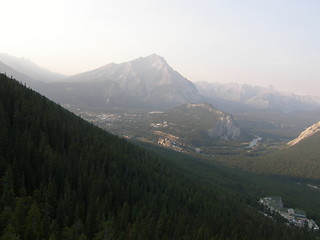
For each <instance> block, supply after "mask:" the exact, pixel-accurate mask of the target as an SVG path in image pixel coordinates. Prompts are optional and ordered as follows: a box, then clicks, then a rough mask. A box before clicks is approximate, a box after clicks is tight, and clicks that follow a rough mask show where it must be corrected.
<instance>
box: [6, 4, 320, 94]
mask: <svg viewBox="0 0 320 240" xmlns="http://www.w3.org/2000/svg"><path fill="white" fill-rule="evenodd" d="M0 6H1V14H0V29H1V30H0V31H1V37H0V53H8V54H9V55H13V56H17V57H25V58H29V59H30V60H31V61H33V62H35V63H37V64H38V65H40V66H42V67H45V68H47V69H49V70H51V71H54V72H58V73H64V74H76V73H80V72H84V71H87V70H91V69H94V68H97V67H100V66H102V65H105V64H107V63H110V62H116V63H120V62H125V61H129V60H132V59H135V58H138V57H140V56H148V55H150V54H153V53H156V54H158V55H161V56H163V57H164V58H165V59H166V60H167V62H168V63H169V64H170V65H171V66H172V67H173V68H174V69H175V70H177V71H178V72H180V73H181V74H182V75H183V76H185V77H186V78H188V79H189V80H191V81H193V82H196V81H208V82H216V81H218V82H238V83H249V84H255V85H261V86H270V85H273V86H274V87H276V88H277V89H279V90H285V91H293V92H295V93H299V94H312V95H320V92H319V91H320V26H319V25H320V1H319V0H114V1H111V0H28V1H26V0H1V4H0ZM318 92H319V93H318Z"/></svg>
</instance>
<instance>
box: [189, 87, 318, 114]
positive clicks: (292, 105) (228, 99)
mask: <svg viewBox="0 0 320 240" xmlns="http://www.w3.org/2000/svg"><path fill="white" fill-rule="evenodd" d="M195 84H196V86H197V88H198V90H199V92H200V93H201V94H202V95H204V96H206V97H208V98H210V99H212V100H213V101H216V102H218V103H219V104H220V105H221V106H220V105H219V108H221V109H225V108H227V107H229V106H228V105H232V104H231V103H234V104H241V105H242V108H245V106H247V107H251V108H255V109H276V110H282V111H299V110H303V111H306V110H313V109H315V108H317V107H319V106H320V97H314V96H299V95H296V94H293V93H284V92H280V91H277V90H275V89H273V88H264V87H260V86H252V85H248V84H238V83H225V84H223V83H207V82H198V83H195Z"/></svg>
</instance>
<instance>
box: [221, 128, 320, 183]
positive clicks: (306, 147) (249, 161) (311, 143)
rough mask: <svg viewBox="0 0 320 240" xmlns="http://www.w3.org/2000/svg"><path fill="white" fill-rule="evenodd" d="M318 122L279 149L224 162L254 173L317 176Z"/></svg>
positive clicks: (319, 168)
mask: <svg viewBox="0 0 320 240" xmlns="http://www.w3.org/2000/svg"><path fill="white" fill-rule="evenodd" d="M319 145H320V131H319V123H316V124H314V125H313V126H311V127H309V128H307V129H306V130H305V131H303V132H302V133H301V134H300V135H299V136H298V137H297V138H296V139H294V140H292V141H290V142H288V144H286V145H285V146H282V148H281V149H278V150H273V151H269V153H267V154H263V155H260V156H257V155H250V154H249V155H243V156H238V157H237V158H230V159H227V160H226V162H227V163H229V164H231V165H233V166H237V167H241V168H244V169H247V170H250V171H253V172H256V173H267V174H276V175H285V176H292V177H301V178H309V179H318V180H319V179H320V158H319V156H320V148H319Z"/></svg>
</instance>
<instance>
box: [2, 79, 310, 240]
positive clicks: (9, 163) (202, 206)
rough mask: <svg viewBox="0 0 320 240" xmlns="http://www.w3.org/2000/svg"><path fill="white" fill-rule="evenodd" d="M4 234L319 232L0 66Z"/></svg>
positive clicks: (6, 239)
mask: <svg viewBox="0 0 320 240" xmlns="http://www.w3.org/2000/svg"><path fill="white" fill-rule="evenodd" d="M0 177H1V182H0V190H1V191H0V196H1V198H0V236H1V237H0V239H1V240H18V239H19V240H22V239H24V240H42V239H45V240H47V239H49V240H55V239H59V240H60V239H61V240H71V239H72V240H78V239H81V240H84V239H94V240H105V239H116V240H117V239H119V240H120V239H314V238H315V234H314V233H312V232H310V231H307V230H301V229H295V228H290V227H287V226H285V225H282V224H277V223H275V222H273V221H272V220H270V219H268V218H266V217H264V216H263V215H262V214H259V213H257V212H256V210H254V209H252V208H249V207H248V206H247V205H246V204H245V203H244V202H243V201H242V200H241V199H236V198H234V197H232V196H231V195H228V194H226V193H223V192H221V191H217V190H215V189H216V188H215V184H214V183H210V184H209V183H208V184H203V183H201V182H200V181H197V180H195V179H193V178H190V177H188V176H187V175H186V174H184V173H183V171H178V170H177V169H174V168H171V167H170V164H167V162H166V160H165V159H163V158H159V157H157V156H153V155H151V154H150V153H148V152H146V151H145V150H142V149H141V148H139V147H137V146H134V145H132V144H130V143H128V142H126V141H125V140H123V139H121V138H118V137H116V136H114V135H111V134H108V133H107V132H105V131H103V130H101V129H99V128H97V127H95V126H93V125H92V124H90V123H88V122H85V121H84V120H82V119H81V118H79V117H77V116H75V115H74V114H71V113H70V112H68V111H67V110H65V109H63V108H62V107H61V106H59V105H57V104H54V103H53V102H51V101H49V100H47V99H46V98H45V97H43V96H41V95H39V94H38V93H36V92H34V91H32V90H30V89H27V88H25V87H24V86H22V85H21V84H19V83H18V82H16V81H15V80H13V79H10V78H8V77H7V76H5V75H0Z"/></svg>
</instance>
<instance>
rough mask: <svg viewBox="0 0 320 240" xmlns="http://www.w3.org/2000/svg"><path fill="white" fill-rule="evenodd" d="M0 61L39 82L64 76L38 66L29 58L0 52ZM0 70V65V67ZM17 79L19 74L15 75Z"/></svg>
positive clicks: (55, 79)
mask: <svg viewBox="0 0 320 240" xmlns="http://www.w3.org/2000/svg"><path fill="white" fill-rule="evenodd" d="M0 61H1V62H3V63H4V64H6V65H7V66H9V67H11V68H12V69H14V70H15V71H17V72H20V73H22V74H24V75H26V76H28V77H29V78H32V79H34V80H36V81H40V82H51V81H57V80H59V79H61V78H64V77H65V76H64V75H62V74H58V73H54V72H51V71H49V70H47V69H45V68H42V67H40V66H38V65H37V64H35V63H33V62H31V61H30V60H29V59H25V58H18V57H14V56H10V55H8V54H4V53H2V54H0ZM0 70H2V69H1V67H0ZM12 76H14V77H16V78H17V79H20V78H18V77H19V76H15V75H12ZM20 81H24V79H20Z"/></svg>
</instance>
